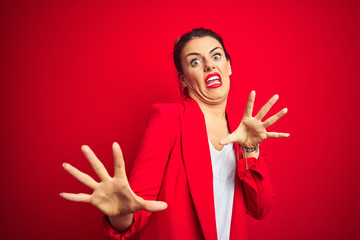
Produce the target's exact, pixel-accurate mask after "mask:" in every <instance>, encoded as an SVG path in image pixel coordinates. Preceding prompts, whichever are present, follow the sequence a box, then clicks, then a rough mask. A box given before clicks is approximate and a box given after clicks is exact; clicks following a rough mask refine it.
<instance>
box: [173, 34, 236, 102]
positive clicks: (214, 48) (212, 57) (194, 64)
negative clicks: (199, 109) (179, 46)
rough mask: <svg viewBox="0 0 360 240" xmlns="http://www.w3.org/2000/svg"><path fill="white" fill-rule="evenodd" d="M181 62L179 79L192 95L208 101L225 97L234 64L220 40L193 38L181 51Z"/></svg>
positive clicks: (194, 97) (196, 98)
mask: <svg viewBox="0 0 360 240" xmlns="http://www.w3.org/2000/svg"><path fill="white" fill-rule="evenodd" d="M181 65H182V68H183V73H181V74H180V75H179V77H180V81H181V83H182V85H183V86H184V87H187V88H188V92H189V95H190V97H191V98H193V99H195V100H196V101H197V102H199V101H201V102H203V103H206V104H217V103H221V102H224V101H226V98H227V95H228V93H229V89H230V78H229V77H230V75H231V66H230V61H228V60H227V59H226V56H225V52H224V50H223V48H222V47H221V44H220V42H219V41H218V40H216V39H215V38H212V37H208V36H207V37H200V38H199V37H196V38H193V39H192V40H190V41H189V42H188V43H187V44H186V45H185V47H184V48H183V50H182V52H181Z"/></svg>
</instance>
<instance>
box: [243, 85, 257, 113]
mask: <svg viewBox="0 0 360 240" xmlns="http://www.w3.org/2000/svg"><path fill="white" fill-rule="evenodd" d="M254 102H255V91H251V92H250V95H249V98H248V101H247V103H246V107H245V112H244V116H246V117H251V116H252V111H253V108H254Z"/></svg>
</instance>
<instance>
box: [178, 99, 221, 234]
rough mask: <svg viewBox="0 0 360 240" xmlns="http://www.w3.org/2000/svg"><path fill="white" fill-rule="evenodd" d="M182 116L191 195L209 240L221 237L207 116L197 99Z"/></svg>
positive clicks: (182, 133) (189, 103)
mask: <svg viewBox="0 0 360 240" xmlns="http://www.w3.org/2000/svg"><path fill="white" fill-rule="evenodd" d="M183 104H184V112H183V115H181V116H180V122H181V144H182V153H183V161H184V166H185V171H186V176H187V179H188V184H189V189H190V194H191V197H192V200H193V202H194V206H195V209H196V213H197V216H198V218H199V221H200V225H201V229H202V232H203V234H204V237H205V239H207V240H208V239H209V240H211V239H217V233H216V223H215V221H216V220H215V207H214V192H213V175H212V165H211V157H210V151H209V144H208V137H207V132H206V126H205V119H204V115H203V113H202V111H201V109H200V107H199V106H198V104H197V103H196V101H195V100H193V99H191V98H190V99H187V100H185V101H183Z"/></svg>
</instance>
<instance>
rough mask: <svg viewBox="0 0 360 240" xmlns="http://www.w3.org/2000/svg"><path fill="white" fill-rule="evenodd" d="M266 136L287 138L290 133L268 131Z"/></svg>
mask: <svg viewBox="0 0 360 240" xmlns="http://www.w3.org/2000/svg"><path fill="white" fill-rule="evenodd" d="M266 136H267V137H268V138H285V137H289V136H290V134H289V133H278V132H268V133H266Z"/></svg>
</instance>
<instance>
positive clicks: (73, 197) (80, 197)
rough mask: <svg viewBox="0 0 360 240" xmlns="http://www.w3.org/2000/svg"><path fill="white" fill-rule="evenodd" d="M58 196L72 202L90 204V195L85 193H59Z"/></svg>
mask: <svg viewBox="0 0 360 240" xmlns="http://www.w3.org/2000/svg"><path fill="white" fill-rule="evenodd" d="M60 196H61V197H63V198H65V199H66V200H69V201H73V202H86V203H88V202H90V199H91V195H89V194H85V193H77V194H75V193H60Z"/></svg>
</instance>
